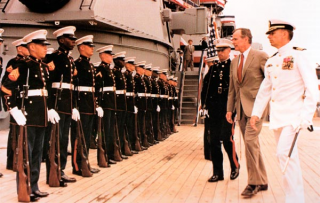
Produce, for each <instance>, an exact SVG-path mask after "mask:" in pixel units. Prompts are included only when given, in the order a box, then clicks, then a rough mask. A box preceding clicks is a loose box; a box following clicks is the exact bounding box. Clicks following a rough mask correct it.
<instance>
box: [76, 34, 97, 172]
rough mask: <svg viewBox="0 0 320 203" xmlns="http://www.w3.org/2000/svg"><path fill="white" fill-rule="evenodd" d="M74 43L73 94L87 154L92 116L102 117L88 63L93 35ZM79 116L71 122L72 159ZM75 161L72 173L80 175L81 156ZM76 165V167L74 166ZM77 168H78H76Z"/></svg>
mask: <svg viewBox="0 0 320 203" xmlns="http://www.w3.org/2000/svg"><path fill="white" fill-rule="evenodd" d="M76 45H77V47H78V51H79V53H80V56H79V58H78V59H77V60H76V61H75V65H76V69H77V74H76V75H74V76H75V79H74V80H75V81H74V85H75V87H74V90H75V91H74V94H75V98H76V99H77V106H78V110H79V112H80V120H81V123H82V128H83V133H84V138H85V143H83V144H85V145H86V147H87V156H88V155H89V144H90V136H91V133H92V127H93V120H94V116H95V114H96V113H97V114H98V116H99V117H103V110H102V108H101V107H100V106H99V105H98V104H97V103H96V101H97V99H96V96H95V70H94V67H93V64H92V63H90V57H91V56H92V55H93V49H94V44H93V35H87V36H84V37H82V38H80V39H77V40H76ZM77 119H79V118H75V119H74V120H72V122H71V144H72V153H73V156H72V160H74V158H73V157H74V156H75V154H74V148H75V146H74V144H75V139H76V136H77V130H76V126H77V122H76V121H75V120H77ZM76 162H77V163H74V162H73V163H72V166H73V171H72V173H73V174H76V175H80V176H82V172H81V169H80V168H81V167H80V166H81V158H80V157H79V156H77V159H76ZM75 164H77V165H78V167H76V166H75ZM77 168H78V170H77ZM90 171H91V173H98V172H99V171H100V170H99V169H95V168H91V169H90Z"/></svg>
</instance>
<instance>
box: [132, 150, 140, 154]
mask: <svg viewBox="0 0 320 203" xmlns="http://www.w3.org/2000/svg"><path fill="white" fill-rule="evenodd" d="M131 153H132V154H138V153H139V152H138V151H135V150H131Z"/></svg>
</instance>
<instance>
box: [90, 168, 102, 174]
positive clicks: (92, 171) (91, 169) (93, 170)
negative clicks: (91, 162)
mask: <svg viewBox="0 0 320 203" xmlns="http://www.w3.org/2000/svg"><path fill="white" fill-rule="evenodd" d="M90 172H91V173H99V172H100V169H97V168H90Z"/></svg>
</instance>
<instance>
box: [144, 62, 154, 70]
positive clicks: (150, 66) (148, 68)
mask: <svg viewBox="0 0 320 203" xmlns="http://www.w3.org/2000/svg"><path fill="white" fill-rule="evenodd" d="M144 68H145V69H146V70H151V68H152V63H149V64H146V66H145V67H144Z"/></svg>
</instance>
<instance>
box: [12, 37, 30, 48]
mask: <svg viewBox="0 0 320 203" xmlns="http://www.w3.org/2000/svg"><path fill="white" fill-rule="evenodd" d="M11 44H12V45H13V46H15V47H19V46H26V45H27V43H25V42H24V41H23V39H18V40H16V41H13V42H12V43H11Z"/></svg>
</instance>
